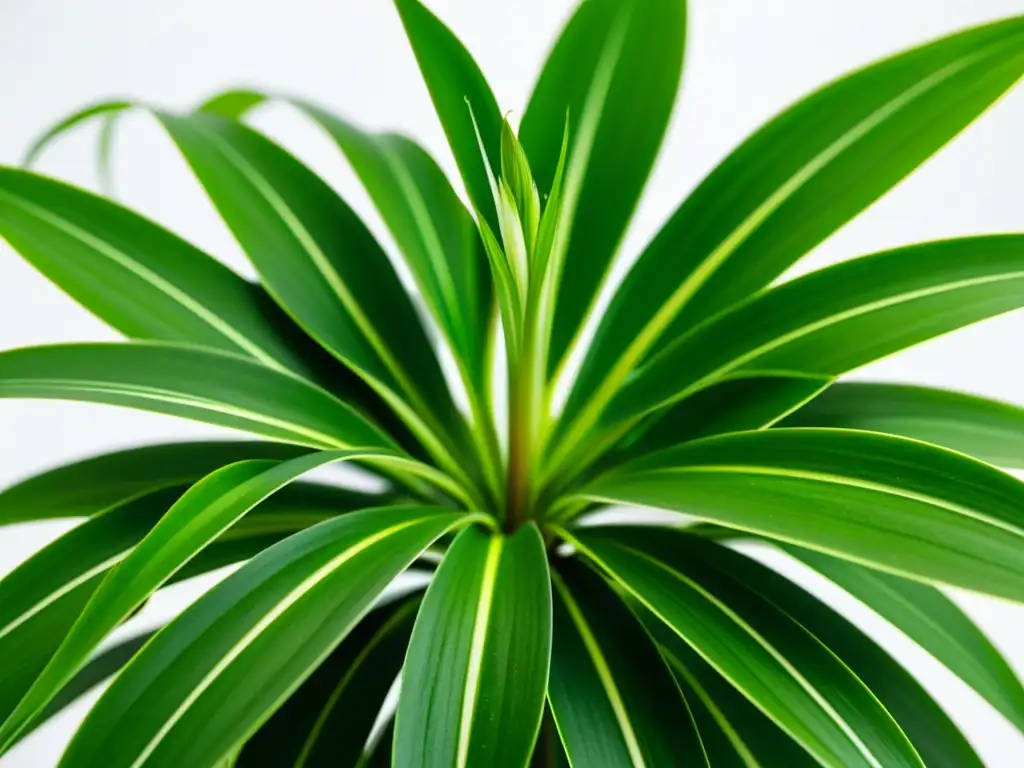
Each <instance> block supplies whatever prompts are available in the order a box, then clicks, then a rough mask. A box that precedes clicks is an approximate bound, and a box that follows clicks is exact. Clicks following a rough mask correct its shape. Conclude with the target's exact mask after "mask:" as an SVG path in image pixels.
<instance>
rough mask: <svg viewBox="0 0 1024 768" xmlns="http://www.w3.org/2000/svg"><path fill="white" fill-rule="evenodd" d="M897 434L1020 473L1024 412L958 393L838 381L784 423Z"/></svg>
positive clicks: (995, 402)
mask: <svg viewBox="0 0 1024 768" xmlns="http://www.w3.org/2000/svg"><path fill="white" fill-rule="evenodd" d="M783 426H805V427H838V428H842V429H864V430H868V431H873V432H887V433H889V434H890V435H902V436H903V437H911V438H914V439H915V440H923V441H924V442H926V443H934V444H935V445H941V446H944V447H946V448H952V449H953V450H955V451H960V452H961V453H966V454H968V455H970V456H974V457H975V458H978V459H981V460H982V461H987V462H988V463H989V464H995V465H996V466H1000V467H1011V468H1013V469H1024V409H1022V408H1019V407H1017V406H1014V405H1010V404H1008V403H1000V402H997V401H995V400H987V399H985V398H983V397H976V396H974V395H967V394H963V393H961V392H949V391H946V390H942V389H931V388H929V387H915V386H907V385H903V384H874V383H868V382H860V381H850V382H840V383H838V384H836V385H835V386H834V387H831V388H830V389H829V390H828V391H826V392H824V393H823V394H822V395H821V396H819V397H817V398H815V399H814V400H812V401H811V402H810V403H808V404H807V405H805V406H804V407H803V408H801V409H800V410H799V411H797V412H796V413H794V414H793V415H792V416H791V417H789V418H788V419H786V420H785V422H783Z"/></svg>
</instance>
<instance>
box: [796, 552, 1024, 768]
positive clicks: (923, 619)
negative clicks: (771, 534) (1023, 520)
mask: <svg viewBox="0 0 1024 768" xmlns="http://www.w3.org/2000/svg"><path fill="white" fill-rule="evenodd" d="M784 550H785V551H786V552H788V553H789V554H790V555H792V556H793V557H795V558H797V559H798V560H803V561H804V562H805V563H807V565H809V566H810V567H811V568H814V569H815V570H817V571H820V572H821V573H822V574H823V575H824V576H826V577H827V578H828V579H829V580H831V581H833V582H835V583H836V584H838V585H839V586H840V587H842V588H843V589H845V590H846V591H847V592H849V593H850V594H852V595H853V596H854V597H856V598H857V599H859V600H861V601H862V602H863V603H865V604H866V605H867V606H868V607H869V608H871V609H873V610H875V611H877V612H878V613H879V614H881V616H882V617H883V618H885V619H888V620H889V621H890V622H892V623H893V624H895V625H896V627H898V628H899V629H900V630H902V631H903V632H905V633H906V634H907V636H908V637H910V638H911V639H912V640H914V641H915V642H916V643H918V644H919V645H920V646H921V647H922V648H924V649H925V650H926V651H928V652H929V653H931V654H932V655H933V656H934V657H935V658H936V659H938V660H939V661H941V662H942V663H943V664H945V665H946V666H947V667H948V668H949V670H950V671H951V672H953V673H954V674H955V675H956V676H957V677H959V678H960V679H961V680H963V681H964V682H965V683H967V684H968V685H969V686H971V687H972V688H974V690H976V691H977V692H978V693H979V694H981V696H982V697H984V698H985V699H986V700H987V701H988V702H989V703H990V704H991V705H992V706H993V707H995V708H996V709H997V710H999V711H1000V712H1001V713H1002V714H1003V715H1005V716H1006V719H1007V720H1009V721H1010V722H1011V723H1013V724H1014V725H1015V726H1017V728H1018V730H1020V731H1022V732H1024V687H1022V686H1021V682H1020V680H1018V678H1017V675H1016V674H1015V673H1014V671H1013V669H1012V668H1011V667H1010V665H1009V664H1007V662H1006V659H1004V658H1003V656H1002V655H1001V654H1000V653H999V651H998V650H997V649H996V648H995V646H993V645H992V643H991V641H989V639H988V638H987V637H985V635H984V634H983V633H982V631H981V630H980V629H978V627H976V626H975V625H974V623H973V622H972V621H971V620H970V618H968V616H967V615H965V614H964V612H963V611H961V610H960V608H958V607H957V605H956V603H954V602H953V601H952V600H950V599H949V598H948V597H946V596H945V595H944V594H942V592H940V591H939V590H937V589H935V588H933V587H929V586H926V585H924V584H918V583H915V582H913V581H907V580H906V579H901V578H899V577H896V576H890V575H889V574H886V573H880V572H878V571H872V570H868V569H867V568H863V567H861V566H857V565H854V564H852V563H847V562H844V561H842V560H837V559H836V558H833V557H829V556H828V555H823V554H820V553H818V552H812V551H810V550H806V549H803V548H800V547H784ZM820 610H821V608H820V607H819V611H820ZM933 741H934V739H933ZM943 752H946V753H948V752H949V750H948V749H944V750H943ZM922 755H924V752H923V751H922ZM937 759H938V755H937V756H936V760H937ZM928 764H929V765H931V764H932V762H931V761H930V760H929V761H928ZM935 764H936V765H938V762H936V763H935ZM954 764H955V765H965V764H966V763H963V762H955V763H950V765H954Z"/></svg>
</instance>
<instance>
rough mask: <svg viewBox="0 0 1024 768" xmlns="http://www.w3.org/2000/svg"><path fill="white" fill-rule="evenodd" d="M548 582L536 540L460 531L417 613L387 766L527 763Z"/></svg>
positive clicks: (512, 767)
mask: <svg viewBox="0 0 1024 768" xmlns="http://www.w3.org/2000/svg"><path fill="white" fill-rule="evenodd" d="M550 657H551V584H550V580H549V576H548V564H547V561H546V558H545V552H544V543H543V541H542V540H541V537H540V534H539V532H538V530H537V528H536V527H535V526H533V525H527V526H524V527H522V528H520V529H519V531H517V532H516V533H515V534H513V535H512V536H507V537H506V536H505V535H503V534H499V533H489V532H484V531H482V530H479V529H477V528H467V529H466V530H464V531H463V532H462V533H460V534H459V536H458V537H457V538H456V539H455V541H454V542H453V543H452V545H451V547H450V548H449V549H448V551H447V553H446V554H445V556H444V560H443V561H442V562H441V567H440V568H438V570H437V573H436V574H435V576H434V578H433V580H432V581H431V584H430V587H429V588H428V589H427V594H426V597H425V598H424V599H423V606H422V608H421V609H420V612H419V615H418V616H417V617H416V625H415V628H414V629H413V633H412V639H411V640H410V642H409V652H408V654H407V656H406V660H405V668H404V669H403V672H402V689H401V695H400V698H399V703H398V712H397V714H396V727H395V756H394V761H395V765H416V766H438V768H448V766H459V767H460V768H465V767H466V766H477V765H488V766H509V768H521V767H522V766H524V765H526V763H527V761H528V760H529V758H530V754H531V752H532V751H533V745H534V742H535V740H536V738H537V732H538V729H539V728H540V721H541V716H542V715H543V713H544V694H545V692H546V690H547V681H548V665H549V663H550Z"/></svg>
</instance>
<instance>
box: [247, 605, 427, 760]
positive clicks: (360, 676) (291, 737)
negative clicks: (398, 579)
mask: <svg viewBox="0 0 1024 768" xmlns="http://www.w3.org/2000/svg"><path fill="white" fill-rule="evenodd" d="M418 607H419V598H418V597H416V598H411V599H408V600H405V601H402V602H399V603H395V604H391V605H388V606H385V607H383V608H379V609H377V610H374V611H372V612H371V613H370V614H369V615H368V616H367V617H366V618H365V619H363V620H362V621H361V622H360V623H359V626H357V627H356V628H355V629H354V630H353V631H352V633H351V634H350V635H349V636H348V637H346V638H345V640H344V641H342V643H341V645H340V646H338V648H337V650H335V651H334V653H332V654H331V655H330V656H329V657H328V658H327V660H326V661H324V662H323V664H321V665H320V667H318V668H317V670H316V672H314V673H313V675H312V676H311V677H310V678H309V679H308V680H306V682H305V683H303V684H302V686H301V687H300V688H299V689H298V690H297V691H295V693H294V694H292V697H291V698H290V699H288V701H287V702H285V704H284V706H282V707H281V708H280V709H279V710H277V712H275V713H274V716H273V717H271V718H270V720H268V721H267V722H266V723H264V725H263V727H262V728H260V730H259V731H257V732H256V734H255V735H254V736H253V737H252V738H251V739H249V741H248V742H247V743H246V745H245V747H243V748H242V752H241V754H240V755H239V758H238V761H237V763H236V764H237V765H238V767H239V768H258V767H259V766H267V767H268V768H276V767H277V766H285V765H287V766H294V768H312V767H313V766H321V765H332V766H339V768H352V767H353V766H356V765H359V764H360V763H359V760H360V757H361V755H362V754H363V745H364V744H366V741H367V738H368V737H369V736H370V732H371V729H372V728H373V725H374V723H375V722H376V720H377V717H378V715H379V713H380V710H381V707H382V706H383V704H384V699H385V697H386V696H387V694H388V691H389V690H390V689H391V686H392V685H394V683H395V680H396V679H397V678H398V674H399V672H400V671H401V669H402V661H403V659H404V658H405V650H406V647H407V645H408V643H409V635H410V634H411V632H412V624H413V619H414V618H415V617H416V610H417V608H418ZM389 764H390V763H389Z"/></svg>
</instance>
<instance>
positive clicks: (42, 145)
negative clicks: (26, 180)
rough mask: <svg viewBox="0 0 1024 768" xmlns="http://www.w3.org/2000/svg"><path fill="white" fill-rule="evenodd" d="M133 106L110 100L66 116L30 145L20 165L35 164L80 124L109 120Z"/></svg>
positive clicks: (129, 102)
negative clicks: (51, 146)
mask: <svg viewBox="0 0 1024 768" xmlns="http://www.w3.org/2000/svg"><path fill="white" fill-rule="evenodd" d="M134 106H135V103H134V102H132V101H124V100H118V99H114V100H110V101H101V102H97V103H95V104H90V105H89V106H87V107H83V108H82V109H80V110H78V111H77V112H74V113H72V114H70V115H68V116H67V117H66V118H64V119H63V120H61V121H60V122H58V123H56V124H55V125H53V126H52V127H51V128H49V129H48V130H47V131H46V132H44V133H43V134H42V135H41V136H39V137H38V138H37V139H36V140H35V141H33V142H32V145H31V146H30V147H29V148H28V151H27V152H25V158H24V160H22V165H24V166H25V167H26V168H28V167H30V166H32V165H34V164H35V162H36V161H37V160H38V159H39V157H40V155H42V153H43V152H44V151H45V150H46V149H47V148H48V147H49V146H50V145H51V144H52V143H53V142H54V141H56V140H57V139H59V138H60V137H61V136H63V135H64V134H65V133H67V132H68V131H70V130H71V129H72V128H75V127H77V126H79V125H81V124H82V123H85V122H88V121H89V120H92V119H93V118H96V117H103V118H109V117H112V116H115V115H118V114H120V113H121V112H124V111H125V110H128V109H131V108H132V107H134Z"/></svg>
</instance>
